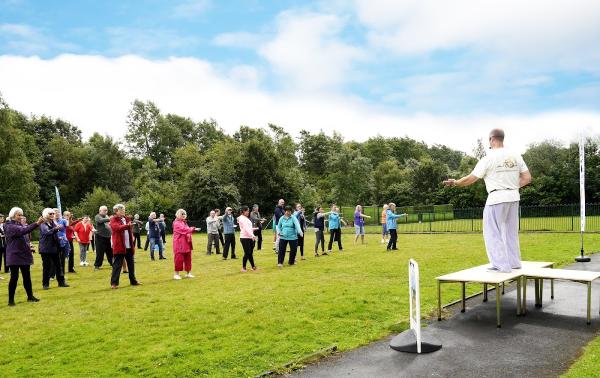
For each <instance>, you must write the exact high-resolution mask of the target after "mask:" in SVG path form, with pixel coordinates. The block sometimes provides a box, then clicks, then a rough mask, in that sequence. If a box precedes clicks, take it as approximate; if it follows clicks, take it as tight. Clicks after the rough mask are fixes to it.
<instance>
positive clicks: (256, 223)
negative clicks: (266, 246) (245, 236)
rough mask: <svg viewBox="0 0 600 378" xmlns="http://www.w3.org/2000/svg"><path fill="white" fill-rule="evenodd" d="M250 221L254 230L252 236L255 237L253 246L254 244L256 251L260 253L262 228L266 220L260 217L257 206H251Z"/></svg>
mask: <svg viewBox="0 0 600 378" xmlns="http://www.w3.org/2000/svg"><path fill="white" fill-rule="evenodd" d="M250 221H251V222H252V228H254V236H256V238H255V241H254V244H256V250H257V251H260V250H261V249H262V226H263V223H264V222H265V221H266V219H265V218H263V217H261V216H260V212H259V210H258V205H257V204H254V205H253V206H252V212H251V213H250ZM238 223H239V222H238Z"/></svg>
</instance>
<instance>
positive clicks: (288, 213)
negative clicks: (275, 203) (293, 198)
mask: <svg viewBox="0 0 600 378" xmlns="http://www.w3.org/2000/svg"><path fill="white" fill-rule="evenodd" d="M277 235H278V236H279V253H278V254H277V266H278V267H280V268H281V267H283V261H284V260H285V250H286V248H287V245H288V244H289V245H290V259H289V264H290V265H294V264H295V262H296V251H297V249H298V235H300V236H304V233H303V232H302V229H301V228H300V222H298V218H296V217H294V216H292V207H291V206H286V207H285V214H283V216H282V217H281V218H279V223H277Z"/></svg>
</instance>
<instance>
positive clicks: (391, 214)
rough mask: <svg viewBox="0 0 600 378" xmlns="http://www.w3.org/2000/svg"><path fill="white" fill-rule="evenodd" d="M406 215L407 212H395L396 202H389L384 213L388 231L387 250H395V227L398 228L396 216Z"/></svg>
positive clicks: (396, 238) (396, 248)
mask: <svg viewBox="0 0 600 378" xmlns="http://www.w3.org/2000/svg"><path fill="white" fill-rule="evenodd" d="M406 216H408V214H406V213H403V214H396V204H395V203H393V202H391V203H390V204H389V205H388V209H387V211H386V213H385V219H386V223H387V229H388V231H389V233H390V241H389V242H388V245H387V250H388V251H397V250H398V247H397V246H396V243H397V242H398V232H397V231H396V229H397V228H398V223H397V222H398V218H400V217H406Z"/></svg>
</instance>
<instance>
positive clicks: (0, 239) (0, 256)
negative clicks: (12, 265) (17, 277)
mask: <svg viewBox="0 0 600 378" xmlns="http://www.w3.org/2000/svg"><path fill="white" fill-rule="evenodd" d="M2 263H4V273H8V266H7V265H6V237H5V235H4V214H0V269H1V268H2ZM2 279H4V278H2V276H0V280H2Z"/></svg>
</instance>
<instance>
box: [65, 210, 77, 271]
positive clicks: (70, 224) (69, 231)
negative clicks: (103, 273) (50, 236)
mask: <svg viewBox="0 0 600 378" xmlns="http://www.w3.org/2000/svg"><path fill="white" fill-rule="evenodd" d="M63 218H65V219H66V221H67V228H66V230H65V236H66V237H67V241H68V242H69V247H71V251H70V253H69V273H75V248H73V239H75V235H74V233H75V226H76V225H77V224H79V222H81V220H80V219H73V214H71V212H70V211H65V212H63Z"/></svg>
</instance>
